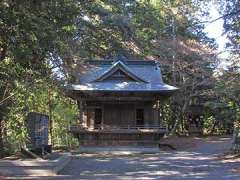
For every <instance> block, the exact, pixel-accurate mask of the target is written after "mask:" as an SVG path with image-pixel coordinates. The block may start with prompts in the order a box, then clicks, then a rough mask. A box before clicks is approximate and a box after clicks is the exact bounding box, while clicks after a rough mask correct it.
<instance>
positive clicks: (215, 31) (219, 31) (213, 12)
mask: <svg viewBox="0 0 240 180" xmlns="http://www.w3.org/2000/svg"><path fill="white" fill-rule="evenodd" d="M209 13H210V14H209V19H208V21H211V20H214V19H217V18H218V17H220V16H221V15H220V14H219V12H218V10H217V7H216V6H214V5H212V6H211V8H210V11H209ZM223 23H224V22H223V19H219V20H217V21H215V22H213V23H206V24H205V29H204V31H205V32H206V33H207V34H208V36H209V37H211V38H214V39H216V42H217V44H218V46H219V47H218V52H219V53H220V52H222V51H224V49H225V48H224V47H225V44H226V43H227V42H228V40H227V37H226V35H223V32H224V28H223ZM219 56H220V57H221V58H223V59H224V58H227V56H228V53H227V52H224V53H220V54H219Z"/></svg>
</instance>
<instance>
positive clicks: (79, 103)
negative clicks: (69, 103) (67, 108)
mask: <svg viewBox="0 0 240 180" xmlns="http://www.w3.org/2000/svg"><path fill="white" fill-rule="evenodd" d="M77 103H78V110H79V118H78V119H79V124H80V126H83V111H84V110H83V101H81V100H78V101H77Z"/></svg>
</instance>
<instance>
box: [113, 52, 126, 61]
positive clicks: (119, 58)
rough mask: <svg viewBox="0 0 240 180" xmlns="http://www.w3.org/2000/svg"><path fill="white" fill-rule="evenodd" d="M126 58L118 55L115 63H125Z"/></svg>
mask: <svg viewBox="0 0 240 180" xmlns="http://www.w3.org/2000/svg"><path fill="white" fill-rule="evenodd" d="M126 60H127V58H126V57H125V56H124V55H123V54H118V55H117V57H116V61H122V62H124V61H126Z"/></svg>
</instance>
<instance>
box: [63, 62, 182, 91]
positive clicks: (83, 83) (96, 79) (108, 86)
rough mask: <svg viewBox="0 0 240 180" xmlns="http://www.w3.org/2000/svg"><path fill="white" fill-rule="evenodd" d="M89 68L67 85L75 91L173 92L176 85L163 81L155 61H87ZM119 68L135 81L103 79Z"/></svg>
mask: <svg viewBox="0 0 240 180" xmlns="http://www.w3.org/2000/svg"><path fill="white" fill-rule="evenodd" d="M86 63H87V64H88V65H90V67H91V68H90V69H89V70H88V71H86V72H85V73H84V74H81V75H80V76H79V79H78V82H77V83H76V84H71V85H69V86H68V88H69V89H70V90H76V91H118V92H119V91H147V92H151V91H154V92H174V91H176V90H177V88H176V87H173V86H170V85H167V84H165V83H163V80H162V75H161V70H160V68H159V65H158V63H156V62H155V61H143V60H141V61H137V60H134V61H110V60H107V61H106V60H103V61H87V62H86ZM118 68H119V69H121V68H123V69H122V70H123V71H124V72H126V73H127V75H129V76H132V79H136V81H126V80H125V81H124V80H105V81H101V78H102V77H105V76H107V75H108V73H110V72H111V71H114V70H117V69H118ZM138 80H139V81H138Z"/></svg>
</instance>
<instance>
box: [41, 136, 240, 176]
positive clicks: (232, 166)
mask: <svg viewBox="0 0 240 180" xmlns="http://www.w3.org/2000/svg"><path fill="white" fill-rule="evenodd" d="M194 141H195V144H194V147H190V148H187V149H185V150H181V151H162V152H160V153H158V154H145V155H143V154H138V155H137V154H135V155H128V156H117V155H101V154H100V155H86V154H85V155H74V156H73V159H72V161H71V162H70V163H69V164H68V165H67V166H66V167H65V169H63V170H62V171H61V172H60V175H59V176H55V177H48V178H47V179H81V180H82V179H104V180H107V179H144V180H148V179H217V180H218V179H236V180H240V159H239V158H238V159H230V160H229V159H228V160H226V159H224V158H223V157H224V156H223V153H225V152H226V151H228V148H229V147H230V145H231V138H228V137H221V138H219V137H211V138H204V139H203V138H195V139H194ZM41 179H43V178H41Z"/></svg>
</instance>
